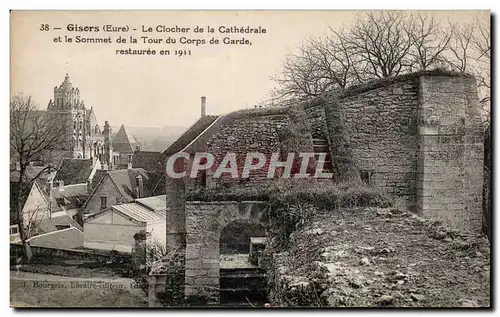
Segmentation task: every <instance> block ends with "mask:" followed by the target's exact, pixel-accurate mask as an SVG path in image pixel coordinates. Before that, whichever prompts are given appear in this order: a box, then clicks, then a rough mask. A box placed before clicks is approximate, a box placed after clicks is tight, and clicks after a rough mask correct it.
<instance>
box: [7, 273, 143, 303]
mask: <svg viewBox="0 0 500 317" xmlns="http://www.w3.org/2000/svg"><path fill="white" fill-rule="evenodd" d="M10 303H11V307H16V308H21V307H147V299H146V298H145V294H144V293H143V291H142V290H141V289H139V288H136V287H135V285H134V284H133V280H132V279H128V278H104V277H93V278H75V277H67V276H57V275H49V274H39V273H30V272H19V273H17V272H16V271H11V278H10Z"/></svg>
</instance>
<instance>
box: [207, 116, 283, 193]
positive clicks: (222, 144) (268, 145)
mask: <svg viewBox="0 0 500 317" xmlns="http://www.w3.org/2000/svg"><path fill="white" fill-rule="evenodd" d="M287 124H288V120H287V116H286V115H271V116H258V117H251V118H235V119H231V120H225V122H224V123H223V126H222V128H221V130H220V131H219V132H218V133H216V134H215V135H213V136H212V138H211V139H210V141H209V143H208V152H209V153H212V154H213V155H214V158H215V162H216V164H214V166H213V168H212V170H211V171H210V174H213V173H214V172H215V170H216V169H217V168H218V163H220V162H221V161H222V160H223V158H224V156H225V155H226V153H227V152H234V153H236V158H237V162H238V164H237V165H238V179H236V180H235V179H232V178H231V175H229V174H227V173H225V174H222V175H221V177H220V178H218V179H215V178H211V179H210V180H208V181H209V182H210V181H212V182H214V183H215V186H216V187H217V186H224V185H226V184H227V185H229V184H231V185H244V186H251V184H253V183H256V182H262V181H263V180H265V179H266V176H267V167H268V163H269V159H270V157H271V155H272V153H279V152H280V142H281V139H280V131H281V130H282V129H283V128H284V127H285V126H286V125H287ZM250 152H259V153H263V154H264V155H266V157H267V158H268V159H267V163H266V165H265V166H264V167H263V168H261V169H258V170H253V171H250V177H249V178H245V179H243V178H242V177H241V174H242V170H243V165H244V163H245V158H246V154H247V153H250ZM227 185H226V186H227ZM211 186H212V185H211Z"/></svg>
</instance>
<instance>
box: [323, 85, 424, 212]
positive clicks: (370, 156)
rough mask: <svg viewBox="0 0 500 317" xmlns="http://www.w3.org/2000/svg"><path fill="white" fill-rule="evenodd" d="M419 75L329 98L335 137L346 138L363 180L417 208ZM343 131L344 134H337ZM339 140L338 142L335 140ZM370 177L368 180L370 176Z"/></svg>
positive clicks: (337, 156)
mask: <svg viewBox="0 0 500 317" xmlns="http://www.w3.org/2000/svg"><path fill="white" fill-rule="evenodd" d="M417 108H418V78H410V79H408V80H405V81H402V82H395V83H391V84H389V85H387V86H381V87H376V88H374V89H371V90H368V91H363V92H361V93H356V94H353V95H346V96H345V97H343V98H339V99H333V98H332V101H330V102H328V101H327V102H326V105H325V109H326V115H327V122H328V124H329V131H330V133H331V135H330V138H331V139H335V140H337V139H339V137H340V138H343V139H344V142H345V143H346V144H347V147H348V149H347V151H345V152H344V153H342V154H343V155H348V156H351V157H345V158H344V157H339V155H338V153H336V151H337V147H338V146H341V144H336V147H334V148H332V152H333V157H334V160H335V161H336V162H338V161H340V160H342V161H349V160H352V163H353V166H354V167H355V168H357V169H358V171H359V172H361V173H363V174H364V175H363V178H364V180H365V181H367V182H369V183H371V184H373V185H375V186H377V187H378V188H381V189H382V190H384V191H386V192H388V193H390V194H393V195H395V196H398V197H401V198H402V199H403V201H404V202H405V204H406V205H407V206H408V207H410V208H413V209H415V202H416V167H417V148H418V135H417V121H416V118H417ZM339 134H340V135H339ZM337 142H338V141H337ZM367 178H368V179H367Z"/></svg>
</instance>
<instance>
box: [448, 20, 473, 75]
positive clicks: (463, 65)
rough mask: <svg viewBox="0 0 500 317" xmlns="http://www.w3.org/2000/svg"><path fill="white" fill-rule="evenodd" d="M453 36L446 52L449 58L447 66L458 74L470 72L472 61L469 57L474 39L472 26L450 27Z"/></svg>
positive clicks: (470, 56) (471, 57)
mask: <svg viewBox="0 0 500 317" xmlns="http://www.w3.org/2000/svg"><path fill="white" fill-rule="evenodd" d="M452 28H453V30H454V31H453V36H452V39H451V42H450V46H449V48H448V51H449V52H450V54H449V55H450V57H449V58H448V64H449V66H450V67H451V69H452V70H454V71H457V72H460V73H468V72H469V73H470V72H472V69H471V67H473V65H471V61H472V60H473V59H474V58H473V56H472V55H471V50H472V48H473V47H472V41H473V38H474V25H473V24H465V25H452Z"/></svg>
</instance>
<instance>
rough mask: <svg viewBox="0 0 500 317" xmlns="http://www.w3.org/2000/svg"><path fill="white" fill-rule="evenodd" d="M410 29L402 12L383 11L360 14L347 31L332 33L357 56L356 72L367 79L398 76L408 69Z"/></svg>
mask: <svg viewBox="0 0 500 317" xmlns="http://www.w3.org/2000/svg"><path fill="white" fill-rule="evenodd" d="M411 30H412V28H411V25H410V24H409V23H408V19H407V17H406V16H405V15H404V14H403V13H401V12H396V11H390V12H387V11H384V12H370V13H365V14H364V15H360V16H358V19H357V20H356V22H355V24H354V25H353V26H352V27H351V29H350V30H349V31H348V32H335V33H336V34H337V36H338V37H339V39H340V40H341V41H342V42H343V43H345V44H344V45H345V46H346V47H348V48H349V50H350V52H351V53H352V54H353V55H354V56H356V57H357V59H358V60H357V63H358V65H357V66H356V68H357V71H358V73H359V74H360V76H361V78H362V79H363V80H367V79H372V78H385V77H391V76H397V75H400V74H401V73H404V72H405V71H407V70H408V69H409V66H410V63H411V61H410V60H409V57H410V55H409V52H410V48H411V45H412V38H411V36H410V32H411Z"/></svg>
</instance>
